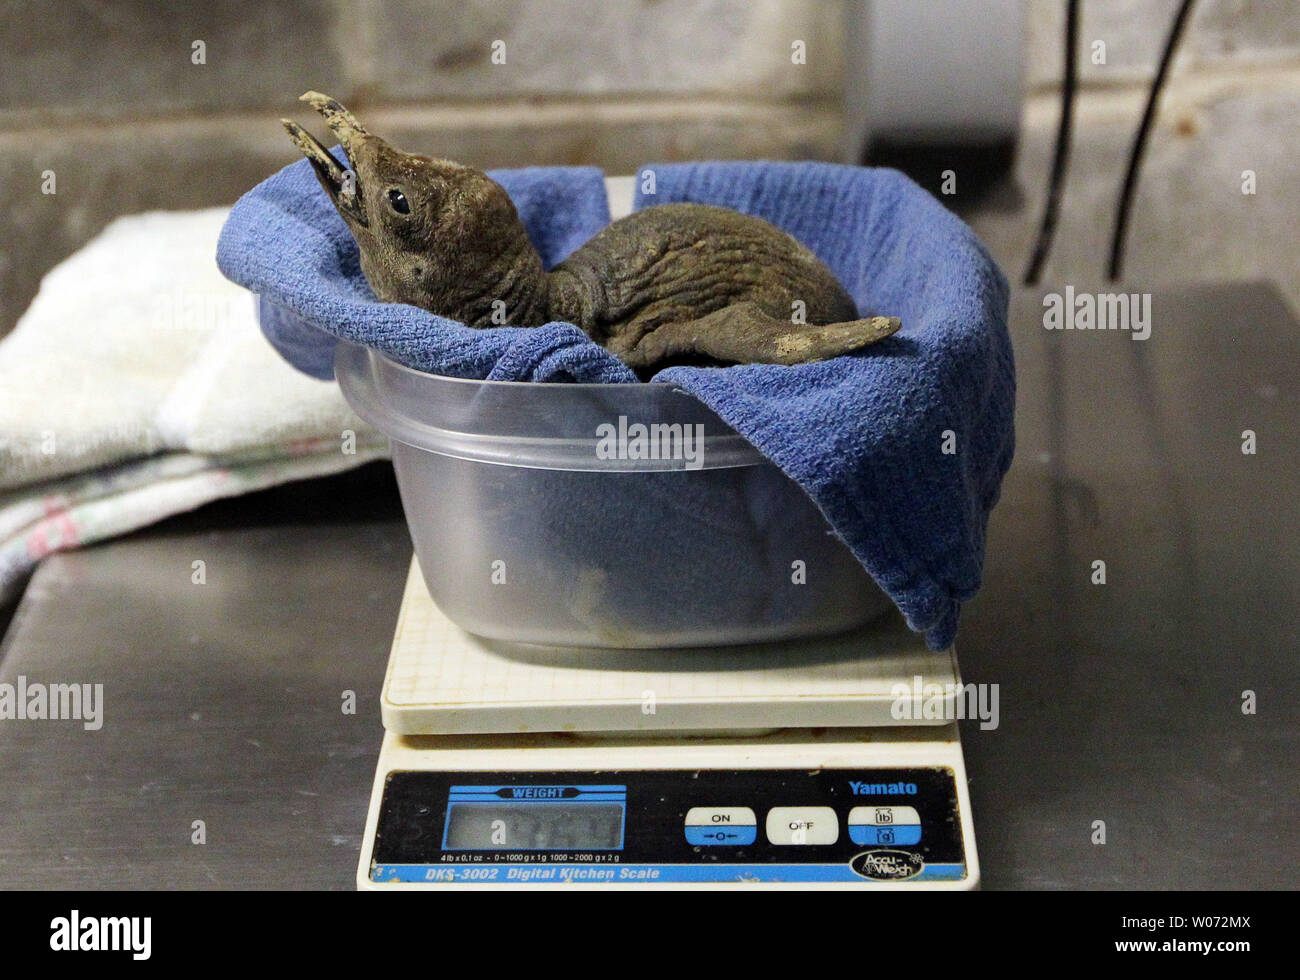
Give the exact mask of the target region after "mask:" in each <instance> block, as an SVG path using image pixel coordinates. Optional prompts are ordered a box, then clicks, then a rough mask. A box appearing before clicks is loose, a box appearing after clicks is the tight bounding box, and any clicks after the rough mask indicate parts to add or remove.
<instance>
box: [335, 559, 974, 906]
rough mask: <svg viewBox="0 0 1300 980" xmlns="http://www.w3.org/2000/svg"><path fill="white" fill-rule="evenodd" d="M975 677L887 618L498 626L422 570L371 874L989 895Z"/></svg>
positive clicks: (395, 678) (457, 882) (410, 614)
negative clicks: (689, 633)
mask: <svg viewBox="0 0 1300 980" xmlns="http://www.w3.org/2000/svg"><path fill="white" fill-rule="evenodd" d="M959 685H960V681H959V678H958V674H957V665H956V661H955V659H954V657H953V655H952V652H951V651H947V652H943V653H934V652H931V651H929V650H927V649H926V648H925V645H924V643H923V642H922V641H921V640H920V638H919V637H917V636H916V634H914V633H912V632H911V631H909V630H908V629H907V628H906V626H905V625H904V624H903V623H902V621H901V620H900V619H899V617H898V616H897V614H896V613H892V612H891V614H889V615H887V616H884V617H882V618H880V619H879V620H877V621H875V622H873V623H871V624H869V625H868V626H866V627H865V628H863V629H860V630H857V631H854V632H852V633H847V634H843V635H840V636H835V637H829V638H822V639H816V640H802V641H791V642H784V643H772V644H763V645H761V646H757V645H755V646H744V647H713V648H698V649H684V650H598V649H583V648H570V647H540V646H529V645H520V644H510V643H504V642H498V641H493V640H486V639H483V638H480V637H476V636H473V635H471V634H469V633H466V632H464V631H463V630H461V629H460V628H459V627H457V626H455V625H454V624H453V623H451V622H450V621H449V620H448V619H447V618H446V617H445V616H444V615H443V614H442V613H441V612H440V611H439V609H438V607H437V606H436V605H435V604H434V602H433V600H432V599H430V598H429V594H428V591H427V590H426V588H425V585H424V582H423V580H422V578H421V576H420V573H419V569H418V567H417V566H416V564H415V563H414V562H412V567H411V574H410V577H409V578H408V580H407V584H406V591H405V595H404V597H403V601H402V609H401V613H400V615H399V618H398V624H397V632H396V636H395V638H394V641H393V650H392V654H391V656H390V658H389V663H388V674H387V677H386V678H385V680H384V688H383V697H382V713H383V721H384V727H385V729H386V733H385V735H384V743H383V748H382V750H381V751H380V756H379V765H378V770H377V772H376V775H375V785H374V791H373V793H372V796H371V801H370V812H369V816H368V818H367V821H366V833H365V838H364V841H363V844H362V850H361V860H360V865H359V867H358V870H357V883H358V886H359V887H361V888H365V889H394V890H400V889H412V888H490V887H503V886H505V887H517V888H539V887H565V886H568V887H573V886H582V887H607V888H636V887H642V888H644V887H651V888H653V887H661V888H662V887H674V888H676V887H688V886H693V885H694V886H706V887H780V888H828V887H830V888H837V887H843V888H864V889H878V888H885V889H891V888H898V889H916V888H942V889H969V888H974V887H975V886H976V885H977V883H978V881H979V862H978V858H977V857H976V853H975V836H974V829H973V826H972V823H971V814H970V798H969V795H968V792H967V786H966V769H965V764H964V762H963V759H962V750H961V742H960V739H959V735H958V731H957V724H956V722H955V721H953V720H952V719H953V718H954V717H955V714H954V712H955V710H956V699H957V697H958V692H959ZM923 694H924V695H925V696H924V697H922V695H923ZM920 707H924V710H923V711H922V710H917V709H918V708H920ZM918 716H920V717H918Z"/></svg>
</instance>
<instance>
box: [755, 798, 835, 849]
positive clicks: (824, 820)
mask: <svg viewBox="0 0 1300 980" xmlns="http://www.w3.org/2000/svg"><path fill="white" fill-rule="evenodd" d="M767 839H768V841H769V842H770V843H772V844H834V843H835V842H836V841H837V840H839V839H840V821H839V818H838V817H836V816H835V811H834V810H833V809H832V808H831V807H828V806H774V807H772V809H770V810H768V811H767Z"/></svg>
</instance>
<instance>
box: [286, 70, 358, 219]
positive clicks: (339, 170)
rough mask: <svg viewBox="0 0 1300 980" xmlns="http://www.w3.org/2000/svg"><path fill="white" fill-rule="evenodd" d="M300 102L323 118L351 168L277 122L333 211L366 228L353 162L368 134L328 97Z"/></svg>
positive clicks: (309, 96)
mask: <svg viewBox="0 0 1300 980" xmlns="http://www.w3.org/2000/svg"><path fill="white" fill-rule="evenodd" d="M301 101H303V102H306V103H308V104H309V105H311V106H312V108H314V109H315V110H316V111H317V112H319V113H320V114H321V115H322V116H323V117H324V119H325V125H327V126H329V128H330V130H331V131H332V132H333V133H334V135H335V136H337V137H338V140H339V143H340V144H341V145H342V147H343V152H344V153H345V154H347V158H348V160H349V162H350V163H351V166H349V167H348V168H344V167H343V166H342V165H341V164H340V163H339V162H338V160H336V159H335V158H334V155H333V154H332V153H330V151H329V150H328V149H326V148H325V146H324V144H322V143H321V142H320V140H318V139H316V137H315V136H313V135H312V134H311V133H309V132H307V130H305V129H303V128H302V127H301V126H299V125H298V124H297V123H296V122H294V121H293V120H292V119H281V120H280V122H281V123H283V124H284V128H285V130H287V131H288V133H289V138H290V139H291V140H293V142H294V144H295V145H296V146H297V147H298V149H300V150H301V151H302V152H303V155H304V156H305V157H306V158H307V159H308V161H309V162H310V163H311V165H312V169H313V170H315V171H316V176H317V177H318V178H319V179H320V182H321V186H322V187H324V188H325V192H326V193H327V194H329V196H330V200H331V201H333V202H334V205H335V207H337V208H338V209H339V210H340V211H341V212H344V213H345V215H348V216H351V217H352V218H354V219H355V220H356V221H358V222H359V223H361V224H362V225H364V224H366V213H365V203H364V201H363V199H362V196H361V185H360V183H359V178H358V175H357V172H356V168H355V161H356V159H357V157H356V152H357V149H358V148H359V146H360V144H361V142H362V141H363V140H364V139H366V138H367V137H368V136H369V135H370V134H369V133H367V132H366V130H365V127H363V126H362V125H361V124H360V123H359V122H357V120H356V118H355V117H354V116H353V115H352V113H350V112H348V110H347V109H345V108H344V107H343V106H342V105H341V104H339V103H338V102H337V101H335V100H334V99H331V98H330V97H329V96H328V95H322V94H321V93H320V92H307V93H305V94H304V95H302V96H301Z"/></svg>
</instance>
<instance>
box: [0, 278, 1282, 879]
mask: <svg viewBox="0 0 1300 980" xmlns="http://www.w3.org/2000/svg"><path fill="white" fill-rule="evenodd" d="M1045 291H1046V290H1044V292H1045ZM1103 291H1109V290H1108V289H1103ZM1041 295H1042V292H1035V293H1033V294H1022V295H1018V296H1017V297H1016V299H1015V303H1014V307H1013V336H1014V341H1015V344H1016V359H1017V369H1018V375H1019V381H1018V384H1019V394H1018V412H1017V440H1018V449H1017V456H1016V463H1015V466H1014V467H1013V469H1012V472H1011V473H1010V474H1009V476H1008V478H1007V481H1006V483H1005V485H1004V490H1003V495H1002V500H1001V502H1000V503H999V505H998V507H997V509H996V510H995V511H994V514H993V517H992V520H991V522H990V527H989V558H988V564H987V567H986V572H985V584H984V590H983V592H982V593H981V594H980V596H979V597H978V598H977V599H976V600H975V601H974V602H972V603H971V604H970V605H969V606H968V607H967V610H966V613H965V616H964V619H963V625H962V629H961V633H960V635H959V638H958V652H959V659H960V662H961V666H962V671H963V674H964V677H965V679H966V680H968V681H976V682H984V683H997V684H999V685H1000V715H1001V718H1000V722H1001V724H1000V726H999V727H998V728H997V729H996V730H994V731H987V732H986V731H981V730H980V729H979V727H978V725H977V724H974V723H967V724H965V725H964V726H963V738H964V742H965V747H966V757H967V764H968V769H969V772H970V776H971V791H972V796H973V800H974V803H973V805H974V810H975V822H976V832H977V838H978V844H979V850H980V858H981V863H982V865H983V870H984V882H985V886H986V887H991V888H1003V887H1010V888H1015V887H1033V888H1038V887H1049V888H1050V887H1058V888H1059V887H1100V888H1112V887H1113V888H1139V887H1155V888H1192V887H1198V888H1220V887H1245V888H1251V887H1292V886H1294V877H1293V875H1294V869H1295V867H1296V866H1297V864H1298V863H1300V861H1298V860H1297V859H1298V858H1300V762H1298V758H1300V682H1298V681H1297V668H1298V667H1300V656H1298V655H1300V640H1298V638H1297V629H1296V622H1295V612H1296V609H1297V607H1298V606H1300V602H1298V600H1300V574H1298V571H1300V569H1297V565H1298V564H1300V548H1298V547H1297V541H1296V539H1297V527H1298V526H1300V521H1297V516H1298V514H1297V511H1298V509H1300V508H1298V505H1297V486H1300V480H1298V479H1297V477H1298V476H1300V474H1298V473H1297V460H1300V452H1297V450H1298V449H1300V445H1298V444H1297V443H1298V442H1300V439H1298V437H1297V431H1296V423H1297V419H1300V405H1298V404H1297V384H1296V382H1297V379H1300V339H1298V337H1297V329H1298V325H1297V323H1296V321H1295V319H1294V317H1293V315H1292V314H1291V313H1290V312H1289V311H1288V310H1287V309H1286V307H1285V306H1284V304H1283V303H1282V301H1281V300H1280V299H1279V297H1278V296H1277V294H1276V292H1275V291H1273V290H1272V289H1270V288H1268V287H1266V286H1262V285H1257V284H1234V285H1231V286H1219V287H1198V288H1189V289H1184V290H1180V291H1176V292H1164V293H1157V294H1156V295H1155V297H1154V298H1153V304H1152V305H1153V311H1154V325H1153V328H1152V334H1151V338H1150V339H1149V340H1147V341H1144V342H1137V341H1133V340H1131V339H1130V338H1129V336H1128V335H1127V334H1124V333H1101V334H1096V333H1075V332H1067V333H1055V332H1048V331H1046V330H1044V329H1043V328H1042V325H1041V317H1042V306H1041V301H1040V297H1041ZM1246 428H1250V429H1253V430H1255V432H1256V433H1257V437H1258V453H1257V455H1254V456H1244V455H1243V454H1242V453H1241V451H1240V440H1241V431H1242V430H1243V429H1246ZM304 501H307V505H304V503H303V502H304ZM250 525H251V526H250ZM409 557H410V544H409V539H408V537H407V534H406V528H405V525H404V523H403V522H402V521H401V519H400V516H398V513H397V511H396V509H395V495H394V492H393V488H392V483H391V475H390V474H388V473H387V472H385V471H384V470H383V469H382V468H380V467H375V466H372V467H368V468H366V470H365V471H362V472H361V473H360V474H352V475H349V476H347V477H341V478H332V480H325V481H313V482H312V483H309V484H299V485H295V486H290V487H284V488H279V489H277V490H275V491H270V492H267V493H264V494H260V495H256V496H255V497H250V498H245V499H244V500H241V501H233V502H225V503H223V504H221V505H216V506H214V507H209V508H205V509H204V510H203V511H200V512H198V513H197V514H195V515H190V516H188V517H185V518H181V519H174V520H171V521H168V522H165V523H164V524H162V525H159V526H158V527H157V528H154V529H151V530H147V531H144V532H140V533H138V534H136V535H133V536H131V537H129V538H125V539H122V540H119V541H115V542H110V543H107V544H104V545H100V546H97V547H93V548H89V549H87V550H85V551H81V552H76V553H71V554H67V555H61V556H56V557H54V558H52V559H50V560H48V561H46V562H45V563H44V564H43V565H42V566H41V568H40V569H39V571H38V572H37V574H36V575H35V576H34V577H33V579H32V581H31V583H30V585H29V587H28V589H27V593H26V596H25V597H24V600H23V602H22V604H21V605H20V607H19V609H18V612H17V614H16V616H15V618H14V621H13V623H12V624H11V626H10V629H9V631H8V633H7V635H6V638H5V641H4V646H3V649H2V650H0V655H2V659H0V681H7V682H10V683H14V682H15V681H16V678H17V677H18V676H19V675H24V676H26V677H27V678H28V679H29V680H33V681H46V682H50V683H53V682H74V681H85V682H91V683H103V684H104V687H105V719H106V720H105V724H104V726H103V729H102V730H100V731H98V732H86V731H84V730H83V729H82V727H81V726H80V725H78V724H76V723H72V722H51V721H41V722H36V721H32V722H18V721H3V722H0V773H3V787H2V790H3V791H2V792H0V887H9V888H13V887H20V888H42V887H64V888H112V887H127V888H131V887H197V888H202V887H287V888H299V887H302V888H350V887H352V879H353V873H354V869H355V865H356V860H357V852H358V849H359V847H360V843H361V830H362V824H363V821H364V818H365V810H366V803H367V797H368V794H369V788H370V782H371V778H372V775H373V766H374V761H375V757H376V754H377V752H378V748H379V739H380V735H381V728H380V724H379V711H378V704H377V698H378V694H379V688H380V683H381V681H382V677H383V670H384V665H385V661H386V658H387V654H388V646H389V643H390V641H391V638H392V632H393V626H394V622H395V616H396V612H397V605H398V599H399V597H400V594H401V584H402V580H403V577H404V574H405V571H406V564H407V562H408V561H409ZM200 558H201V559H203V560H204V561H205V562H206V566H207V568H206V570H207V583H206V584H205V585H194V584H192V583H191V578H190V568H191V562H192V561H194V560H195V559H200ZM1096 559H1101V560H1104V561H1105V562H1106V564H1107V584H1106V585H1104V586H1103V585H1093V584H1091V582H1090V573H1091V562H1092V561H1094V560H1096ZM345 690H352V691H355V692H356V694H357V713H356V714H355V715H345V714H343V713H342V711H341V699H342V695H343V692H344V691H345ZM1245 690H1252V691H1254V692H1255V693H1256V697H1257V699H1258V713H1257V714H1254V715H1244V714H1243V713H1242V711H1241V702H1242V692H1243V691H1245ZM195 820H203V821H204V822H205V824H206V834H207V842H206V843H205V844H202V845H196V844H193V843H191V842H190V838H191V826H192V822H193V821H195ZM1098 820H1101V821H1105V825H1106V837H1107V842H1106V843H1105V844H1104V845H1097V844H1094V843H1092V833H1093V823H1094V821H1098Z"/></svg>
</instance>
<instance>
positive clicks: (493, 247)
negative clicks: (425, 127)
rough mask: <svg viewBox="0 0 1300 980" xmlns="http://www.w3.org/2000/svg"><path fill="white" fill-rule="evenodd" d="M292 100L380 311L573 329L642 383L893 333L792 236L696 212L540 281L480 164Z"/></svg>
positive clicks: (587, 249) (647, 216) (593, 247)
mask: <svg viewBox="0 0 1300 980" xmlns="http://www.w3.org/2000/svg"><path fill="white" fill-rule="evenodd" d="M302 101H303V102H306V103H308V104H309V105H311V106H312V107H313V108H314V109H316V111H317V112H319V113H320V114H321V115H322V116H323V117H324V119H325V124H326V125H327V126H328V127H329V128H330V130H331V131H332V132H333V133H334V135H335V136H336V137H337V138H338V140H339V143H340V144H341V145H342V147H343V152H344V153H345V154H346V155H347V159H348V162H349V164H350V168H349V169H345V168H344V167H343V166H341V165H340V164H339V162H338V161H337V160H336V159H335V158H334V156H333V155H332V154H331V153H330V152H329V151H328V150H327V149H326V148H325V147H324V145H322V144H321V143H320V142H319V141H318V140H317V139H316V138H315V137H313V136H312V135H311V134H310V133H308V132H307V131H306V130H304V129H303V128H302V127H301V126H299V125H298V124H297V123H295V122H293V121H292V120H289V119H284V120H281V121H282V122H283V123H284V126H285V129H287V130H288V132H289V135H290V137H291V138H292V139H293V141H294V143H295V144H296V145H297V146H298V148H299V149H300V150H302V152H303V154H304V155H305V156H306V157H307V159H308V160H309V161H310V162H311V165H312V168H313V169H314V170H315V172H316V176H317V178H318V179H319V180H320V184H321V186H322V187H323V188H324V189H325V193H326V194H327V195H328V196H329V199H330V201H331V202H333V204H334V207H335V208H336V209H337V210H338V212H339V214H340V215H341V216H342V217H343V220H344V222H346V224H347V226H348V228H349V229H350V230H351V232H352V235H353V237H354V238H355V239H356V242H357V247H358V250H359V253H360V260H361V271H362V272H363V273H364V274H365V277H366V280H367V282H369V283H370V287H371V289H373V290H374V293H375V295H376V296H377V297H378V298H379V299H380V300H382V301H384V302H389V303H409V304H411V305H413V306H418V307H420V308H421V309H425V310H428V311H429V312H431V313H436V314H438V315H439V316H445V317H449V318H452V319H455V320H459V321H460V322H462V323H465V324H467V325H469V326H471V327H480V328H488V327H494V326H504V325H512V326H524V327H531V326H540V325H542V324H544V323H549V322H551V321H556V320H562V321H566V322H569V323H573V324H576V325H577V326H578V327H580V328H581V329H582V330H583V331H585V332H586V334H587V335H588V336H589V337H591V338H592V340H594V341H596V342H597V343H599V344H601V345H602V346H604V347H605V348H606V349H607V350H609V351H610V352H611V353H613V354H614V355H615V356H617V357H618V358H620V359H621V360H622V361H623V362H624V363H626V364H627V365H628V366H630V367H631V368H633V369H634V370H635V371H637V372H638V373H639V374H640V375H641V376H642V377H648V376H649V375H651V374H653V373H654V372H655V371H657V370H658V369H660V368H662V367H664V366H667V365H669V364H682V363H694V364H701V363H703V364H748V363H760V364H798V363H802V362H806V361H818V360H825V359H826V358H830V357H835V356H838V355H840V354H846V353H849V352H851V351H855V350H858V349H859V348H862V347H865V346H866V345H868V344H872V343H874V342H876V341H877V340H881V339H882V338H884V337H888V336H889V335H891V334H893V333H894V332H896V331H897V330H898V329H899V326H900V323H899V320H898V318H897V317H869V318H866V319H859V318H858V315H857V309H856V308H855V306H854V303H853V300H852V298H851V297H850V296H849V295H848V293H846V292H845V291H844V289H843V287H842V286H840V284H839V283H838V282H837V281H836V279H835V276H834V274H832V273H831V271H830V270H829V269H828V268H826V266H825V265H823V264H822V262H821V261H820V260H819V259H818V258H817V257H816V256H815V255H813V254H812V252H810V251H809V250H808V249H807V248H805V247H804V246H803V245H801V244H799V242H797V241H796V240H795V239H794V238H793V237H792V236H790V235H788V234H786V233H785V232H783V231H781V230H780V229H778V228H776V227H775V226H774V225H771V224H769V223H768V222H766V221H763V220H762V219H761V218H756V217H753V216H750V215H745V214H741V213H739V212H737V211H731V210H729V209H727V208H721V207H714V206H712V205H706V204H687V203H679V204H661V205H656V206H653V207H648V208H644V209H642V210H640V211H637V212H634V213H633V214H631V215H628V216H627V217H625V218H621V219H620V220H618V221H615V222H614V223H613V224H611V225H609V226H608V227H606V228H605V229H603V230H602V231H601V232H599V233H598V234H597V235H595V236H594V237H592V238H591V239H590V240H589V241H588V242H587V243H586V244H585V245H583V246H582V247H581V248H579V249H578V250H577V251H576V252H574V253H573V254H572V255H570V256H569V257H568V258H567V259H565V260H564V261H563V262H561V263H560V264H559V265H557V266H556V267H555V268H553V269H552V270H551V271H550V272H549V273H548V272H547V271H546V270H545V269H544V268H543V266H542V260H541V257H540V256H539V255H538V254H537V251H536V250H535V249H534V248H533V246H532V243H531V242H530V241H529V239H528V234H527V232H526V231H525V229H524V225H523V222H522V221H520V220H519V215H518V213H517V212H516V210H515V206H514V204H513V202H512V201H511V200H510V197H509V195H508V194H506V192H505V190H504V189H503V188H502V187H501V185H500V184H497V183H496V182H495V181H493V180H492V179H491V178H489V177H488V176H487V175H486V174H484V173H483V172H482V171H479V170H475V169H473V168H472V167H466V166H463V165H461V164H459V163H454V162H452V161H450V160H439V159H433V158H430V157H425V156H418V155H416V154H411V153H403V152H401V151H399V150H397V149H394V148H393V147H392V146H390V145H389V144H388V143H387V142H386V141H384V140H383V139H381V138H379V137H378V136H375V135H373V134H372V133H370V132H368V131H367V130H366V129H365V128H364V127H363V126H362V125H361V124H360V123H359V122H357V120H356V119H355V117H353V115H352V114H351V113H350V112H348V110H347V109H345V108H344V107H343V106H342V105H340V104H339V103H338V102H337V101H335V100H334V99H332V98H330V97H329V96H327V95H322V94H320V93H319V92H308V93H306V94H305V95H303V96H302ZM796 311H797V312H799V313H802V316H801V317H798V318H796V316H795V315H794V314H795V312H796Z"/></svg>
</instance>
